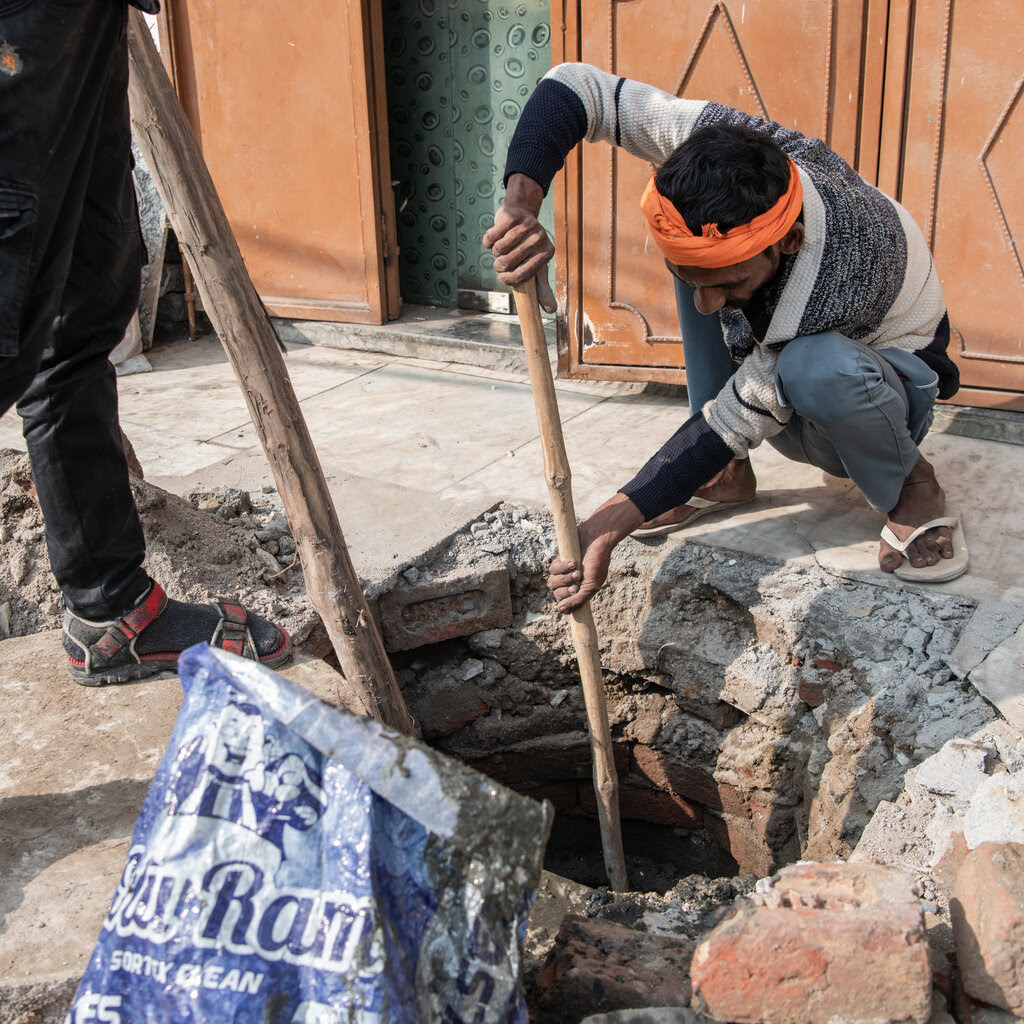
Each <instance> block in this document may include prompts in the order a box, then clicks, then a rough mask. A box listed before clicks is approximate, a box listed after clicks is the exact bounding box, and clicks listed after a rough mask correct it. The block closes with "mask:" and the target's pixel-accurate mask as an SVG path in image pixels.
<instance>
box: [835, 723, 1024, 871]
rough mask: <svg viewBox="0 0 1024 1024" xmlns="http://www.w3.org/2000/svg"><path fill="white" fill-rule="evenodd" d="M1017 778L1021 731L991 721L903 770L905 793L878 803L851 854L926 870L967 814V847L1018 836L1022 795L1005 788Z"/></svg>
mask: <svg viewBox="0 0 1024 1024" xmlns="http://www.w3.org/2000/svg"><path fill="white" fill-rule="evenodd" d="M1022 784H1024V737H1022V736H1021V735H1020V734H1019V733H1018V732H1017V731H1016V730H1015V729H1013V728H1012V727H1010V726H1009V725H1008V724H1007V723H1005V722H1001V721H995V722H991V723H989V724H988V725H986V726H985V727H984V728H983V729H981V730H979V731H977V732H976V733H974V734H973V735H968V736H965V737H964V738H962V739H954V740H950V741H949V742H947V743H946V744H944V745H943V747H942V748H941V750H939V751H937V752H936V753H935V754H934V755H932V756H931V757H930V758H928V759H926V760H925V761H923V762H922V763H921V764H920V765H919V766H917V767H916V768H914V769H912V770H910V771H908V772H907V776H906V782H905V785H904V787H903V792H902V793H900V795H899V796H898V797H897V798H896V799H895V800H893V801H883V802H882V803H880V804H879V806H878V808H877V809H876V811H875V814H874V816H873V817H872V819H871V821H870V823H869V824H868V826H867V827H866V828H865V830H864V833H863V835H862V836H861V838H860V841H859V843H858V844H857V849H856V851H855V852H854V854H853V855H852V857H851V858H850V859H851V860H853V861H861V860H879V861H882V862H884V863H887V864H902V865H904V866H906V867H911V868H913V869H915V870H917V871H928V870H930V869H931V868H934V867H935V866H936V865H937V864H938V863H939V862H940V861H941V860H942V858H943V857H944V856H945V855H946V854H947V853H949V851H950V849H951V847H952V845H953V841H954V837H956V836H957V835H964V833H965V832H966V830H967V828H968V824H967V822H968V815H970V822H971V825H970V828H971V830H972V836H973V837H974V838H975V842H974V843H972V844H971V845H977V842H979V841H984V840H985V839H988V838H993V839H997V838H1004V837H1009V836H1015V835H1020V828H1021V824H1022V821H1024V799H1020V800H1017V801H1014V800H1011V799H1010V797H1009V794H1011V793H1017V792H1020V789H1021V786H1022ZM1004 794H1006V795H1005V796H1004ZM995 814H999V815H1001V817H999V818H996V817H995Z"/></svg>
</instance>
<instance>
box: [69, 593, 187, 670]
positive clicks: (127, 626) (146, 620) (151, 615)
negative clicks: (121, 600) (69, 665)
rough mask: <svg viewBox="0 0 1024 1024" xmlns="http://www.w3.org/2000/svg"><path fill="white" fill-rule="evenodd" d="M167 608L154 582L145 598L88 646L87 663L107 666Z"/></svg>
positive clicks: (163, 596)
mask: <svg viewBox="0 0 1024 1024" xmlns="http://www.w3.org/2000/svg"><path fill="white" fill-rule="evenodd" d="M166 607H167V595H166V594H165V593H164V588H163V587H161V586H160V584H159V583H157V582H156V581H155V580H154V581H153V586H152V587H151V588H150V590H149V593H148V594H147V595H146V597H145V598H144V599H143V600H142V601H141V602H140V603H139V604H138V605H137V606H136V607H135V608H133V609H132V610H131V611H130V612H129V613H128V614H127V615H125V616H124V618H122V619H118V620H117V621H116V622H113V623H111V624H110V626H108V627H107V631H106V632H105V633H104V634H103V636H101V637H100V638H99V639H98V640H96V641H94V642H93V643H92V644H90V645H89V655H90V656H91V657H90V658H88V659H87V664H88V663H95V662H96V658H97V655H99V663H100V664H109V663H110V662H111V661H112V660H113V659H114V658H116V657H117V655H118V653H119V652H120V651H121V650H122V649H123V648H125V647H129V646H130V645H131V642H132V641H133V640H134V639H135V638H136V637H137V636H138V635H139V634H140V633H141V632H142V631H143V630H144V629H145V628H146V627H147V626H148V625H149V624H150V623H151V622H152V621H153V620H154V619H155V618H156V617H157V616H158V615H159V614H160V613H161V612H162V611H163V610H164V608H166Z"/></svg>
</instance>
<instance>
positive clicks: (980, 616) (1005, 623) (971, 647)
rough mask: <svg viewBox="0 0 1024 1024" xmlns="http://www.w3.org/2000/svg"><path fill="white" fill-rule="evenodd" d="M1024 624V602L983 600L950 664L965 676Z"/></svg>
mask: <svg viewBox="0 0 1024 1024" xmlns="http://www.w3.org/2000/svg"><path fill="white" fill-rule="evenodd" d="M1022 624H1024V605H1020V604H1007V603H1005V602H1002V601H983V602H982V603H981V604H979V605H978V607H977V608H975V610H974V614H973V615H972V616H971V617H970V619H969V620H968V622H967V625H966V626H965V627H964V629H963V632H961V634H960V638H959V639H958V640H957V643H956V647H954V648H953V653H952V654H951V655H950V657H949V667H950V668H951V669H952V670H953V671H954V672H955V673H956V674H957V676H959V677H960V678H961V679H963V678H964V677H965V676H966V675H967V674H968V673H969V672H971V671H972V670H973V669H975V668H977V666H978V665H980V664H981V663H982V662H983V661H984V660H985V658H987V657H988V655H989V653H990V652H991V651H993V650H995V648H996V647H998V646H999V645H1000V644H1001V643H1003V642H1004V641H1006V640H1008V639H1009V638H1010V637H1012V636H1013V634H1014V633H1016V632H1017V630H1018V629H1019V628H1020V626H1021V625H1022Z"/></svg>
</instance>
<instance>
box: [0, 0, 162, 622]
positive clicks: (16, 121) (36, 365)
mask: <svg viewBox="0 0 1024 1024" xmlns="http://www.w3.org/2000/svg"><path fill="white" fill-rule="evenodd" d="M126 15H127V7H126V5H125V3H124V0H0V413H2V412H4V411H6V410H7V409H9V408H10V406H11V405H12V404H14V403H17V408H18V412H19V413H20V415H21V417H22V419H23V424H24V432H25V439H26V442H27V444H28V450H29V456H30V458H31V460H32V471H33V476H34V478H35V485H36V491H37V493H38V495H39V503H40V506H41V508H42V511H43V516H44V518H45V521H46V540H47V545H48V549H49V555H50V564H51V566H52V568H53V572H54V575H55V576H56V578H57V582H58V583H59V585H60V587H61V590H62V592H63V594H64V599H65V602H66V604H67V605H68V607H69V608H71V609H72V610H73V611H75V612H77V613H78V614H80V615H82V616H85V617H86V618H91V619H102V618H109V617H113V616H115V615H118V614H120V613H121V612H123V611H125V610H126V609H127V608H128V607H129V606H130V605H131V604H132V603H134V601H135V600H136V599H137V598H138V597H139V596H140V595H141V593H142V592H143V590H144V589H145V588H146V586H147V583H148V579H147V576H146V575H145V573H144V572H143V571H142V568H141V566H142V560H143V557H144V556H145V538H144V536H143V532H142V524H141V522H140V520H139V515H138V512H137V510H136V508H135V503H134V500H133V498H132V493H131V488H130V487H129V483H128V467H127V463H126V460H125V456H124V451H123V449H122V445H121V437H120V428H119V426H118V420H117V384H116V377H115V374H114V369H113V367H112V366H111V364H110V361H109V359H108V358H107V357H108V356H109V354H110V352H111V351H112V350H113V348H114V346H115V345H117V343H118V342H119V341H120V340H121V338H122V336H123V334H124V331H125V329H126V327H127V325H128V322H129V320H130V319H131V316H132V313H133V311H134V310H135V308H136V306H137V304H138V298H139V286H140V268H141V265H142V258H143V253H144V249H143V248H142V240H141V234H140V231H139V223H138V211H137V209H136V202H135V190H134V185H133V182H132V175H131V129H130V123H129V117H128V98H127V85H128V56H127V36H126V25H127V20H126Z"/></svg>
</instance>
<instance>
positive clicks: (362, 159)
mask: <svg viewBox="0 0 1024 1024" xmlns="http://www.w3.org/2000/svg"><path fill="white" fill-rule="evenodd" d="M378 8H379V5H377V4H373V3H366V2H360V0H346V2H343V3H335V2H332V0H295V2H294V3H291V4H288V5H287V6H285V7H281V6H279V5H276V4H274V5H263V4H234V3H223V2H218V0H165V3H164V10H165V15H164V21H163V24H162V30H163V31H162V40H166V41H167V42H168V43H169V48H170V51H171V57H172V67H173V72H174V77H175V84H176V87H177V91H178V95H179V97H180V99H181V101H182V106H183V107H184V108H185V112H186V113H187V114H188V117H189V120H190V121H191V123H192V127H193V130H194V131H195V133H196V138H197V139H198V140H199V143H200V145H201V147H202V150H203V156H204V157H205V159H206V162H207V165H208V166H209V168H210V173H211V175H212V176H213V181H214V184H215V185H216V186H217V191H218V193H219V195H220V198H221V201H222V202H223V204H224V208H225V211H226V213H227V215H228V219H229V221H230V222H231V227H232V229H233V231H234V233H235V237H236V239H237V240H238V244H239V247H240V248H241V250H242V255H243V256H244V257H245V261H246V265H247V267H248V269H249V274H250V276H251V277H252V280H253V284H254V285H255V287H256V290H257V292H258V293H259V294H260V296H261V297H262V299H263V301H264V302H265V303H266V305H267V307H268V308H269V309H270V311H271V312H272V313H275V314H278V315H280V316H287V317H299V318H310V319H320V320H342V321H355V322H367V323H380V322H382V321H383V320H384V319H386V318H387V317H388V316H389V315H390V316H395V315H397V312H398V287H397V269H396V261H395V260H394V258H393V254H394V249H395V245H394V217H393V197H392V194H391V189H390V174H389V170H388V154H387V125H386V121H385V120H384V110H385V104H384V102H383V100H384V87H383V86H384V82H383V61H382V58H383V50H382V48H381V43H380V40H381V30H380V26H379V18H380V12H379V9H378ZM165 49H166V48H165ZM385 215H387V219H386V221H385V219H383V218H384V216H385Z"/></svg>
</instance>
